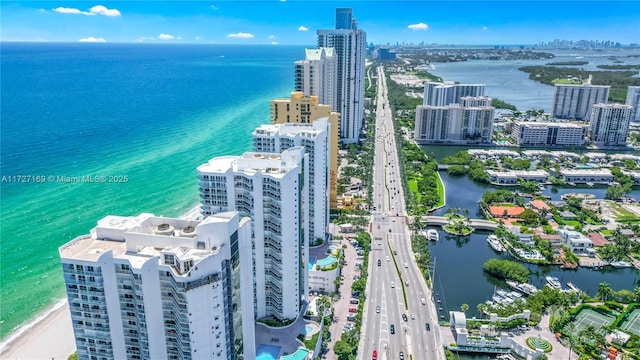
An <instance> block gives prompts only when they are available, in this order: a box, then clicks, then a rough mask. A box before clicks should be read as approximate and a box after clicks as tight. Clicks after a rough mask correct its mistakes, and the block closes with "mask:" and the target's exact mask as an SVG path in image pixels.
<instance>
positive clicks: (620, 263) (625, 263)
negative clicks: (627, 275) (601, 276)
mask: <svg viewBox="0 0 640 360" xmlns="http://www.w3.org/2000/svg"><path fill="white" fill-rule="evenodd" d="M609 265H611V266H613V267H614V268H628V267H633V264H631V263H630V262H628V261H622V260H620V261H613V262H611V263H609Z"/></svg>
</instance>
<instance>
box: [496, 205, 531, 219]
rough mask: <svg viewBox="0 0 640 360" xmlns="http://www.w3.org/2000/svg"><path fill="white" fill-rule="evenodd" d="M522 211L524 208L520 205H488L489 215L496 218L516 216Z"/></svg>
mask: <svg viewBox="0 0 640 360" xmlns="http://www.w3.org/2000/svg"><path fill="white" fill-rule="evenodd" d="M523 211H524V208H523V207H522V206H489V212H490V213H491V216H493V217H494V218H496V219H498V218H502V219H506V218H516V217H518V216H519V215H520V214H522V212H523Z"/></svg>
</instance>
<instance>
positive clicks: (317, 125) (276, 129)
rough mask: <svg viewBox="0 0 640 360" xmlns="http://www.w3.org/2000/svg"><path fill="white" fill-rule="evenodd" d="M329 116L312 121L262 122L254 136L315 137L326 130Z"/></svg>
mask: <svg viewBox="0 0 640 360" xmlns="http://www.w3.org/2000/svg"><path fill="white" fill-rule="evenodd" d="M328 122H329V118H327V117H323V118H319V119H317V120H315V121H314V122H312V123H284V124H262V125H260V126H258V127H257V128H256V129H255V130H254V131H253V136H259V135H268V136H275V135H280V136H295V135H298V134H304V135H307V136H312V137H315V136H317V135H319V134H321V133H322V132H326V130H327V124H328Z"/></svg>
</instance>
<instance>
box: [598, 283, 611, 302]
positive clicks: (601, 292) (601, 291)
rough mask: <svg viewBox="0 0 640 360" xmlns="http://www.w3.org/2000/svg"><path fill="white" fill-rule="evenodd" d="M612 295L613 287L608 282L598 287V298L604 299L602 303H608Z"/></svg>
mask: <svg viewBox="0 0 640 360" xmlns="http://www.w3.org/2000/svg"><path fill="white" fill-rule="evenodd" d="M611 294H613V289H611V285H609V284H608V283H606V282H601V283H600V285H598V297H599V298H600V299H602V301H607V299H608V298H609V296H611Z"/></svg>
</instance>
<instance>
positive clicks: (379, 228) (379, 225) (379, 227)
mask: <svg viewBox="0 0 640 360" xmlns="http://www.w3.org/2000/svg"><path fill="white" fill-rule="evenodd" d="M374 210H375V209H374ZM378 229H380V225H378Z"/></svg>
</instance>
